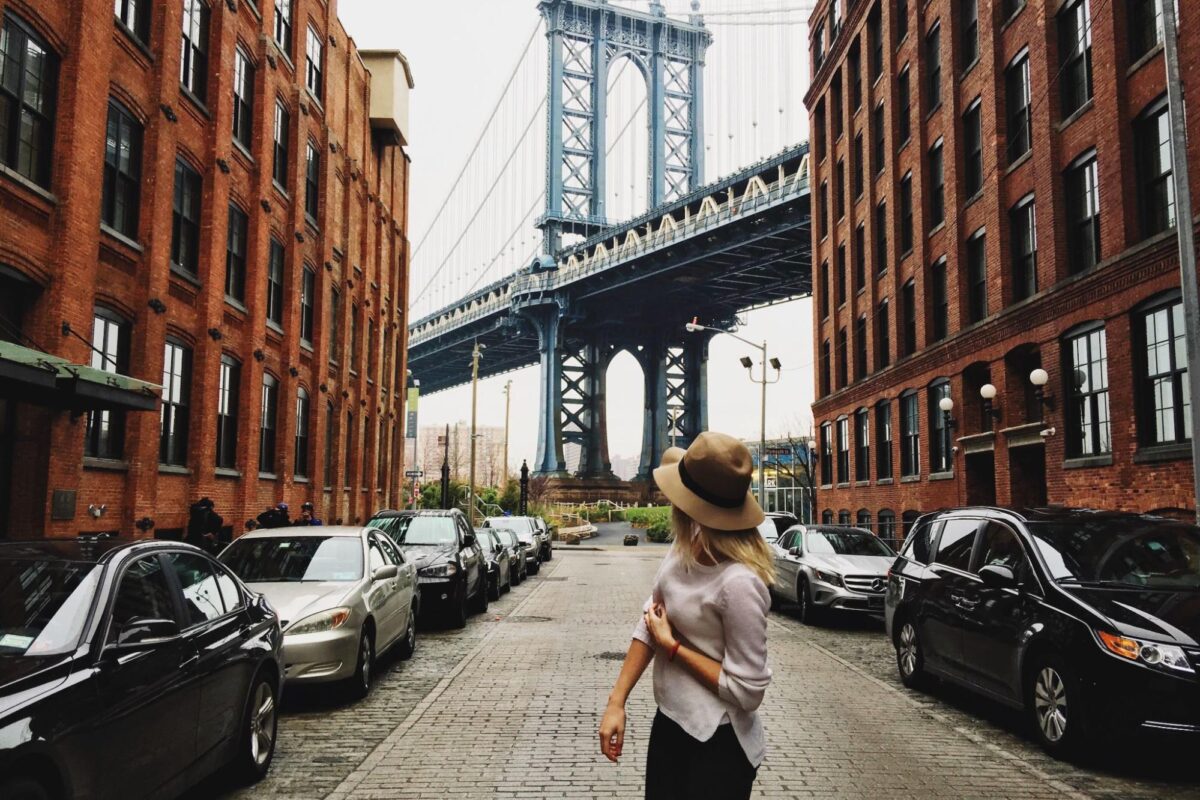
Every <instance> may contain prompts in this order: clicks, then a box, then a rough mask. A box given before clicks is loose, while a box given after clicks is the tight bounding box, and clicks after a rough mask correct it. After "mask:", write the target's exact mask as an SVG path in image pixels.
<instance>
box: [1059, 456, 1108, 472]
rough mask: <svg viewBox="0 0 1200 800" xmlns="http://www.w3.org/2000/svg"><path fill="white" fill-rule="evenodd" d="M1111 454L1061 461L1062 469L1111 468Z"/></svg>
mask: <svg viewBox="0 0 1200 800" xmlns="http://www.w3.org/2000/svg"><path fill="white" fill-rule="evenodd" d="M1112 463H1113V457H1112V453H1108V454H1106V455H1100V456H1085V457H1083V458H1068V459H1067V460H1065V461H1063V465H1062V466H1063V469H1092V468H1094V467H1111V466H1112Z"/></svg>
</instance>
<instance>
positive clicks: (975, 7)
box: [958, 0, 979, 71]
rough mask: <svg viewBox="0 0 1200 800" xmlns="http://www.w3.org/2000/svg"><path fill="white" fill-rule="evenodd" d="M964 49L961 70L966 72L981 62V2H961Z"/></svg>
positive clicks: (973, 0) (960, 23)
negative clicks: (977, 62)
mask: <svg viewBox="0 0 1200 800" xmlns="http://www.w3.org/2000/svg"><path fill="white" fill-rule="evenodd" d="M960 8H961V9H962V15H961V18H960V19H959V22H958V24H959V27H960V28H962V49H961V50H960V51H959V57H960V63H961V68H962V69H963V70H964V71H966V70H967V69H969V68H970V67H971V66H972V65H973V64H974V63H975V62H976V61H978V60H979V0H961V5H960Z"/></svg>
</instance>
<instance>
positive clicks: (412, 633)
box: [400, 603, 417, 661]
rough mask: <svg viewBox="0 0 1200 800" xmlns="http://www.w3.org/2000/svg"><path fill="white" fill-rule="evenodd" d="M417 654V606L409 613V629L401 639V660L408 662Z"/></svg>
mask: <svg viewBox="0 0 1200 800" xmlns="http://www.w3.org/2000/svg"><path fill="white" fill-rule="evenodd" d="M415 652H417V604H416V603H413V606H412V608H411V609H409V611H408V627H407V628H405V629H404V637H403V638H401V639H400V660H401V661H408V660H409V659H410V658H412V657H413V653H415Z"/></svg>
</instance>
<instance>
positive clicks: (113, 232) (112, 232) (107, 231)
mask: <svg viewBox="0 0 1200 800" xmlns="http://www.w3.org/2000/svg"><path fill="white" fill-rule="evenodd" d="M100 232H101V233H103V234H104V235H105V236H108V237H109V238H112V239H116V240H117V241H118V242H120V243H121V244H123V245H125V246H126V247H128V248H129V249H130V250H135V251H137V252H138V253H144V252H145V251H146V248H144V247H142V246H141V245H140V244H138V243H137V242H135V241H134V240H133V239H130V238H129V237H128V236H126V235H125V234H123V233H121V232H120V231H118V230H117V229H116V228H110V227H109V226H108V225H105V224H104V223H103V222H101V223H100Z"/></svg>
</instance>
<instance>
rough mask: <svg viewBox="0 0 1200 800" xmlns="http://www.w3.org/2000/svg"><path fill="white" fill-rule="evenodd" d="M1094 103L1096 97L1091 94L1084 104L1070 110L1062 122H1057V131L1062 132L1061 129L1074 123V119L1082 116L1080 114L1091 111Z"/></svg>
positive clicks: (1063, 129)
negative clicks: (1069, 113)
mask: <svg viewBox="0 0 1200 800" xmlns="http://www.w3.org/2000/svg"><path fill="white" fill-rule="evenodd" d="M1094 105H1096V97H1095V95H1093V96H1092V97H1089V98H1088V99H1087V102H1086V103H1084V104H1083V105H1081V106H1080V107H1079V108H1077V109H1075V110H1074V111H1072V112H1071V115H1070V116H1068V117H1067V118H1066V119H1064V120H1063V121H1062V122H1060V123H1058V132H1059V133H1062V132H1063V131H1065V130H1066V129H1067V128H1069V127H1071V125H1072V124H1074V122H1075V121H1076V120H1078V119H1079V118H1080V117H1082V116H1083V115H1084V114H1086V113H1087V112H1089V111H1091V110H1092V106H1094Z"/></svg>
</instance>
